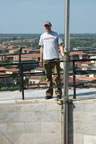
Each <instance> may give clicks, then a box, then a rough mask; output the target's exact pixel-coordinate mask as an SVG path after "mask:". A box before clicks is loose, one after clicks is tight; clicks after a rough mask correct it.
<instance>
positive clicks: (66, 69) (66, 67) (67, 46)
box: [64, 0, 70, 144]
mask: <svg viewBox="0 0 96 144" xmlns="http://www.w3.org/2000/svg"><path fill="white" fill-rule="evenodd" d="M69 19H70V0H65V49H64V52H65V56H64V61H65V62H64V144H68V100H69V97H68V80H69V52H70V33H69V25H70V22H69Z"/></svg>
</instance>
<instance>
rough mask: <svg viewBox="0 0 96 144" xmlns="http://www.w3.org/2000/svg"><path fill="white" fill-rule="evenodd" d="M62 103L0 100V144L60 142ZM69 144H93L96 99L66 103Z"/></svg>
mask: <svg viewBox="0 0 96 144" xmlns="http://www.w3.org/2000/svg"><path fill="white" fill-rule="evenodd" d="M63 118H64V116H63V114H62V106H61V105H58V104H57V102H56V101H55V100H54V99H53V100H44V99H42V100H39V99H38V100H24V101H22V100H17V101H15V100H13V101H1V102H0V144H62V142H61V141H62V135H63V133H62V132H63V130H62V128H63ZM69 144H96V101H95V100H86V101H85V100H81V101H73V102H72V103H70V104H69Z"/></svg>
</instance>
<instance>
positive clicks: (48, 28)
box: [44, 24, 51, 32]
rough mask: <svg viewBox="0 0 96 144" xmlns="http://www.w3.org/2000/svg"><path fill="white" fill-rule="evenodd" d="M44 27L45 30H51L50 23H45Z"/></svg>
mask: <svg viewBox="0 0 96 144" xmlns="http://www.w3.org/2000/svg"><path fill="white" fill-rule="evenodd" d="M44 27H45V30H46V31H47V32H50V31H51V25H48V24H46V25H45V26H44Z"/></svg>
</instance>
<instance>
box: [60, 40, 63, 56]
mask: <svg viewBox="0 0 96 144" xmlns="http://www.w3.org/2000/svg"><path fill="white" fill-rule="evenodd" d="M59 48H60V53H61V56H64V47H63V44H62V43H61V44H59Z"/></svg>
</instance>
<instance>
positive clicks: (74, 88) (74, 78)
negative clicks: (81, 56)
mask: <svg viewBox="0 0 96 144" xmlns="http://www.w3.org/2000/svg"><path fill="white" fill-rule="evenodd" d="M75 74H76V73H75V61H74V60H73V91H74V95H73V98H74V99H76V76H75Z"/></svg>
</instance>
